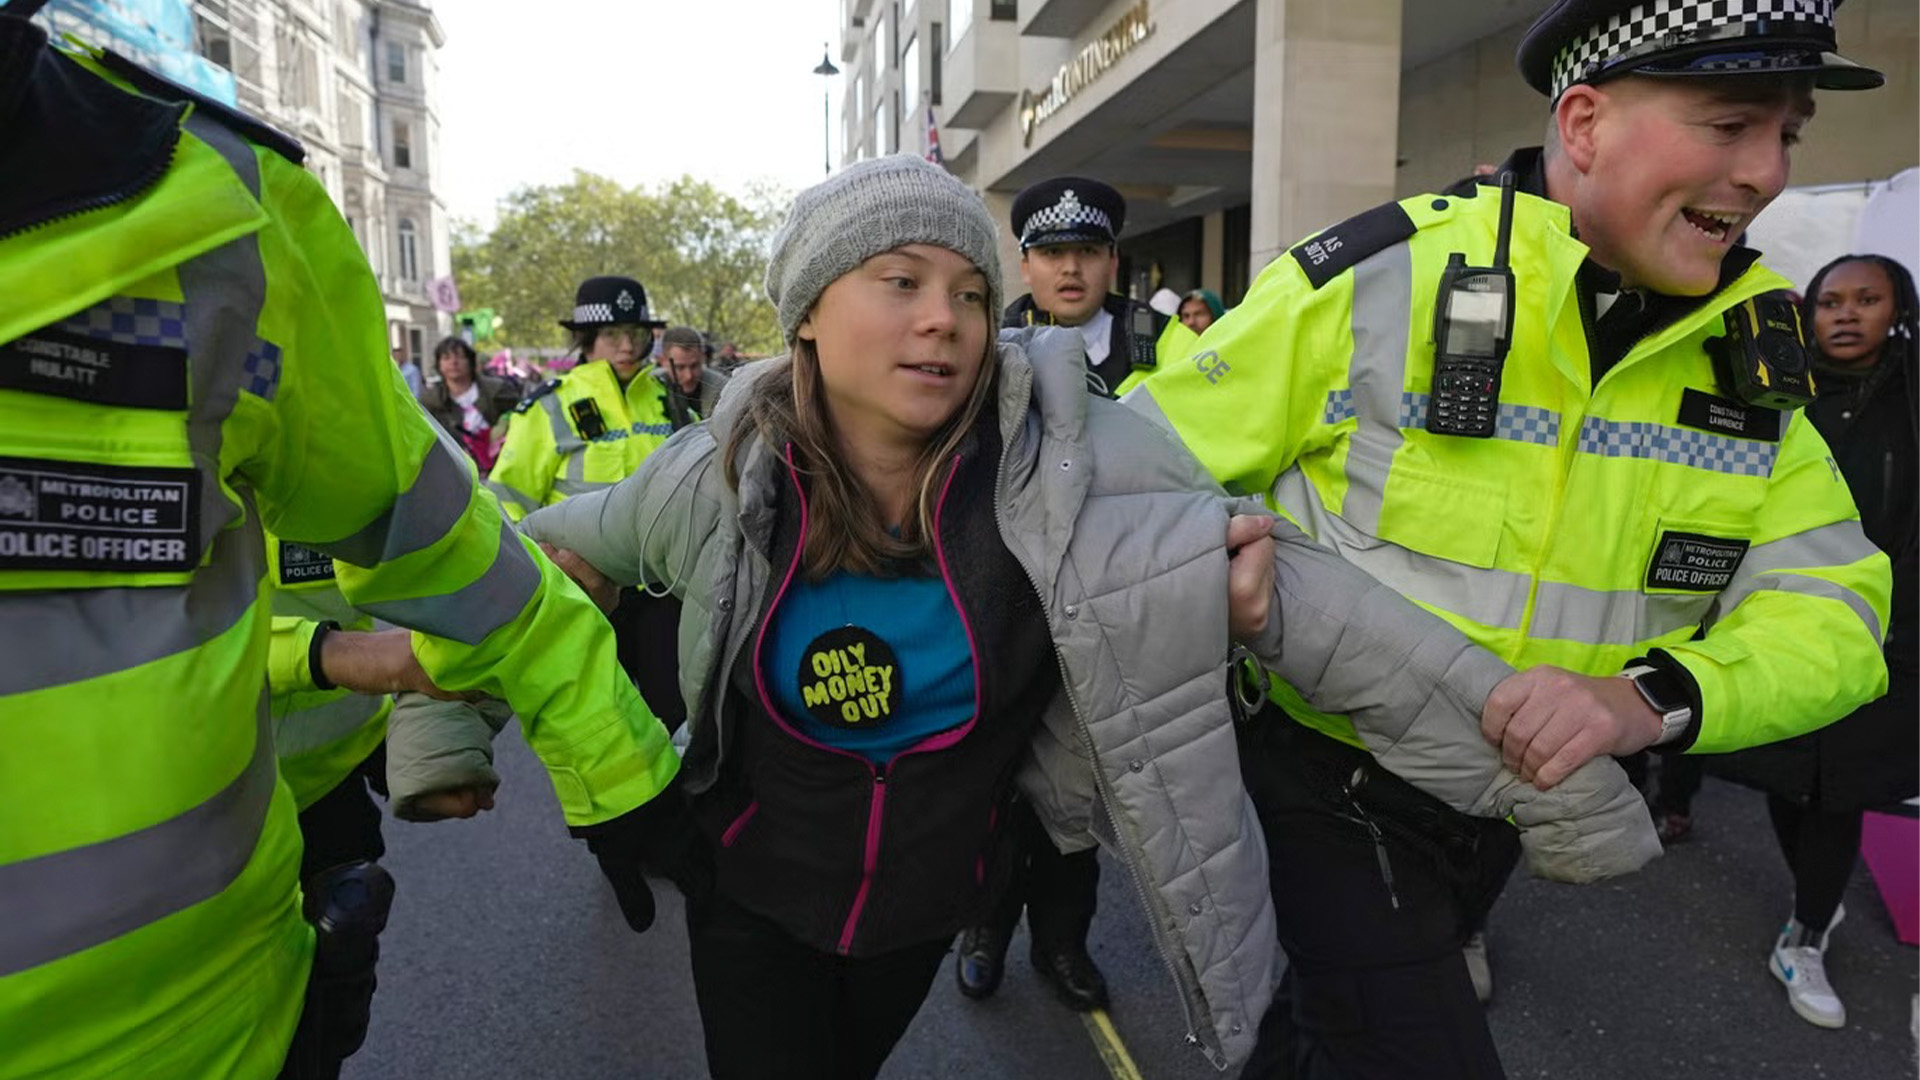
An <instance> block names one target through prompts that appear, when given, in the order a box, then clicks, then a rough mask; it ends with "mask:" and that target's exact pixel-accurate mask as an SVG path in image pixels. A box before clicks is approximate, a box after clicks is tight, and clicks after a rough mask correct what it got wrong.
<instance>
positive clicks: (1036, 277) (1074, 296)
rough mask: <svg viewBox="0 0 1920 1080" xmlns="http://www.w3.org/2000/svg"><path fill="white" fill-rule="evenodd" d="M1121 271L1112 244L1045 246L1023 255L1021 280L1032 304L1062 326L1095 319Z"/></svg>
mask: <svg viewBox="0 0 1920 1080" xmlns="http://www.w3.org/2000/svg"><path fill="white" fill-rule="evenodd" d="M1119 269H1120V256H1119V254H1118V253H1116V252H1115V251H1114V250H1113V246H1112V245H1110V244H1095V243H1077V244H1046V245H1044V246H1041V247H1032V248H1028V249H1027V250H1026V251H1024V252H1022V253H1021V255H1020V278H1021V280H1023V281H1025V282H1026V283H1027V291H1029V292H1031V293H1032V294H1033V302H1034V303H1035V304H1037V305H1039V307H1040V310H1042V311H1044V312H1046V313H1047V314H1049V315H1051V316H1053V320H1054V321H1055V322H1057V323H1059V324H1061V325H1062V326H1079V325H1080V324H1081V323H1083V322H1086V321H1087V320H1088V319H1091V318H1093V313H1094V312H1096V311H1099V310H1100V305H1101V304H1102V303H1103V302H1104V301H1105V300H1106V298H1107V293H1108V291H1109V290H1111V289H1112V288H1113V276H1114V274H1116V273H1118V272H1119Z"/></svg>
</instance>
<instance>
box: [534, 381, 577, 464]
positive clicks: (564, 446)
mask: <svg viewBox="0 0 1920 1080" xmlns="http://www.w3.org/2000/svg"><path fill="white" fill-rule="evenodd" d="M540 407H541V408H543V409H545V410H547V424H548V426H549V427H551V428H552V429H553V448H554V450H555V451H556V452H558V453H561V454H571V453H573V452H574V451H575V450H578V449H580V448H581V447H583V446H585V445H587V441H586V440H585V439H582V438H581V437H580V436H578V435H575V434H574V433H573V425H572V424H569V423H567V410H566V409H565V407H563V406H562V405H561V404H560V392H559V391H558V390H556V391H554V392H553V393H551V394H548V395H547V396H546V397H543V398H541V399H540Z"/></svg>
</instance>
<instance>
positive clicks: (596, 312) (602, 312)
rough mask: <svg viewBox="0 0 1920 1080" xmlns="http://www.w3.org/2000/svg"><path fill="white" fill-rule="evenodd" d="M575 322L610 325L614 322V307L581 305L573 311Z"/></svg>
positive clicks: (607, 305) (609, 305) (610, 305)
mask: <svg viewBox="0 0 1920 1080" xmlns="http://www.w3.org/2000/svg"><path fill="white" fill-rule="evenodd" d="M573 321H574V322H577V323H610V322H612V321H613V305H612V304H581V305H579V306H578V307H576V308H574V309H573Z"/></svg>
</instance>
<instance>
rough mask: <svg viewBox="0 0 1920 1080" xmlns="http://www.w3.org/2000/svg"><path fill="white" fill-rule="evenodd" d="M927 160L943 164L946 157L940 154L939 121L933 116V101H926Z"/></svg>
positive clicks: (945, 161)
mask: <svg viewBox="0 0 1920 1080" xmlns="http://www.w3.org/2000/svg"><path fill="white" fill-rule="evenodd" d="M927 160H928V161H931V162H933V163H934V164H935V165H945V164H946V163H947V159H946V158H944V157H941V156H940V122H939V121H938V120H935V119H934V118H933V102H931V101H929V102H927Z"/></svg>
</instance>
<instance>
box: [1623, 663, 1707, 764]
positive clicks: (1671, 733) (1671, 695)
mask: <svg viewBox="0 0 1920 1080" xmlns="http://www.w3.org/2000/svg"><path fill="white" fill-rule="evenodd" d="M1620 678H1622V679H1627V680H1630V681H1631V682H1632V683H1633V688H1634V689H1635V690H1638V691H1640V696H1641V697H1642V698H1643V699H1645V700H1646V703H1647V704H1648V705H1649V706H1650V707H1652V709H1653V711H1654V712H1656V713H1659V714H1660V736H1659V737H1658V738H1656V739H1654V740H1653V745H1655V746H1665V745H1667V744H1668V743H1670V742H1673V741H1675V740H1677V739H1679V738H1680V736H1682V735H1684V734H1686V730H1687V728H1688V727H1689V726H1691V725H1692V724H1693V706H1692V705H1690V704H1688V703H1687V698H1686V694H1685V692H1684V691H1682V690H1681V688H1680V686H1679V682H1680V680H1678V679H1676V678H1674V677H1673V675H1672V674H1671V673H1669V672H1666V671H1662V670H1660V669H1659V668H1657V667H1653V666H1652V665H1650V664H1635V665H1634V666H1632V667H1630V668H1628V669H1627V670H1625V671H1623V672H1621V673H1620Z"/></svg>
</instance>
